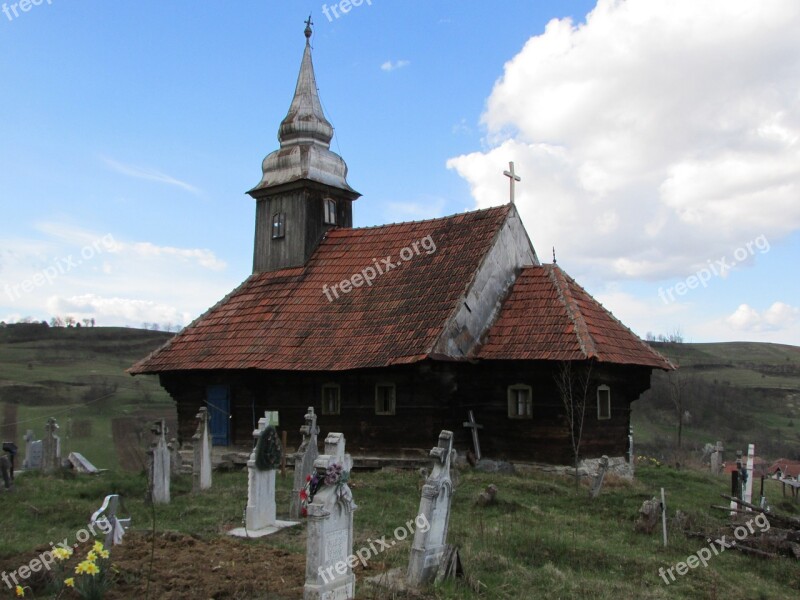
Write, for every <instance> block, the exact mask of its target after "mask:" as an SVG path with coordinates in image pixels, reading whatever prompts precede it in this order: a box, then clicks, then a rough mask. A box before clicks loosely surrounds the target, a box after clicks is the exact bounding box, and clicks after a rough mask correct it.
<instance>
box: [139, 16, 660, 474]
mask: <svg viewBox="0 0 800 600" xmlns="http://www.w3.org/2000/svg"><path fill="white" fill-rule="evenodd" d="M305 35H306V46H305V52H304V54H303V59H302V63H301V66H300V75H299V77H298V81H297V87H296V90H295V94H294V98H293V100H292V103H291V106H290V107H289V112H288V114H287V115H286V118H285V119H284V120H283V122H282V123H281V124H280V129H279V140H280V148H279V149H278V150H276V151H275V152H272V153H271V154H269V155H268V156H267V157H266V159H264V162H263V177H262V179H261V182H260V183H259V184H258V185H257V186H256V187H255V188H253V189H252V190H250V192H249V194H250V195H251V196H252V197H253V199H254V200H255V201H256V225H255V249H254V260H253V274H252V275H251V276H250V277H248V278H247V279H246V280H245V281H244V282H243V283H242V284H241V285H240V286H239V287H238V288H236V289H235V290H233V291H232V292H231V293H230V294H229V295H228V296H226V297H225V298H223V299H222V300H221V301H220V302H219V303H218V304H217V305H215V306H214V307H212V308H211V309H210V310H208V311H207V312H206V313H205V314H204V315H202V316H201V317H199V318H198V319H197V320H196V321H194V322H193V323H192V324H191V325H189V326H188V327H186V329H184V330H183V331H182V332H181V333H180V334H178V335H176V336H175V337H174V338H173V339H172V340H170V341H169V342H168V343H167V344H165V345H164V346H163V347H162V348H160V349H159V350H157V351H155V352H154V353H152V354H151V355H150V356H148V357H147V358H145V359H143V360H142V361H140V362H138V363H137V364H135V365H134V366H133V367H132V368H131V369H130V372H131V373H132V374H134V375H137V374H158V375H159V377H160V381H161V384H162V385H163V386H164V388H166V390H167V391H168V392H169V393H170V395H171V396H172V398H173V399H174V400H175V402H176V403H177V411H178V419H179V432H178V435H179V439H181V440H189V439H191V436H192V434H193V433H194V429H195V415H196V414H197V412H198V409H199V408H200V407H201V406H207V407H208V408H209V411H210V414H211V424H212V432H213V436H214V443H215V444H217V445H247V446H248V447H249V446H250V445H251V444H252V435H251V433H252V431H253V429H254V427H255V425H256V422H257V420H258V418H259V417H260V416H263V414H264V411H265V410H273V411H279V415H280V427H281V429H285V430H287V431H288V433H289V436H290V438H289V440H290V445H295V444H296V443H298V442H299V434H298V431H299V428H300V426H301V425H302V424H303V416H304V414H305V412H306V409H307V407H309V406H313V407H314V408H315V410H316V412H317V414H318V415H319V424H320V426H321V428H322V430H323V431H340V432H343V433H344V434H345V437H346V439H347V447H348V450H349V451H350V452H352V453H353V454H354V455H359V454H362V455H367V454H369V455H391V456H398V455H404V454H414V453H417V452H419V451H423V452H427V451H428V450H429V449H430V447H431V444H432V441H434V440H436V438H437V436H438V434H439V432H440V431H441V430H442V429H449V430H452V431H453V432H454V433H455V436H456V447H457V448H458V450H459V451H460V452H464V451H467V450H469V449H471V448H472V438H471V434H470V431H469V429H468V428H465V427H464V426H463V424H464V422H465V421H467V420H468V414H469V411H472V413H473V414H474V418H475V421H477V422H478V423H479V424H480V425H482V429H481V430H480V445H481V449H482V451H483V455H484V456H488V457H491V458H504V459H512V460H517V461H530V462H548V463H554V464H572V461H573V458H572V446H571V444H570V426H569V419H568V418H567V416H568V412H567V410H566V409H565V405H564V402H563V401H562V400H563V398H564V394H563V386H559V383H558V382H559V380H561V381H563V374H564V373H584V374H587V378H586V379H584V380H582V381H583V387H582V390H583V391H582V396H581V397H582V398H585V399H586V400H587V402H586V406H587V409H586V412H585V423H584V428H583V443H582V446H581V456H582V457H583V458H593V457H599V456H601V455H603V454H606V455H609V456H616V457H620V456H624V455H625V454H626V452H627V450H628V439H629V438H628V430H629V425H630V407H631V402H633V401H634V400H636V399H637V398H639V396H640V395H641V394H642V393H643V392H644V391H645V390H647V389H648V387H649V385H650V373H651V371H652V370H653V369H671V368H672V365H671V364H670V363H669V362H668V361H667V360H666V359H665V358H664V357H662V356H661V355H660V354H658V353H657V352H655V351H654V350H653V349H651V348H650V347H649V346H648V345H647V344H646V343H644V342H643V341H642V340H640V339H639V338H638V337H637V336H636V335H635V334H634V333H633V332H631V331H630V330H629V329H628V328H626V327H625V326H624V325H623V324H622V323H620V322H619V321H618V320H617V319H616V318H614V317H613V316H612V315H611V313H609V312H608V311H607V310H605V309H604V308H603V307H602V306H601V305H600V304H599V303H598V302H597V301H595V300H594V299H593V298H592V297H591V296H590V295H589V294H588V293H587V292H586V291H585V290H584V289H583V288H581V287H580V286H579V285H578V284H577V283H576V282H575V281H574V280H573V279H572V278H571V277H569V275H567V274H566V273H565V272H564V271H563V270H562V269H561V268H560V267H558V266H557V265H556V264H542V263H541V262H540V261H539V258H538V256H537V254H536V251H535V250H534V247H533V245H532V243H531V240H530V239H529V237H528V234H527V232H526V231H525V228H524V226H523V224H522V221H521V220H520V217H519V214H518V212H517V210H516V208H515V206H514V205H513V203H512V204H508V205H505V206H499V207H496V208H489V209H486V210H478V211H474V212H467V213H463V214H457V215H453V216H450V217H444V218H438V219H431V220H427V221H419V222H411V223H400V224H392V225H384V226H378V227H364V228H353V227H352V223H353V218H352V214H353V203H354V202H355V201H356V200H357V199H358V198H359V196H360V194H359V193H358V192H356V191H355V190H354V189H353V188H351V187H350V185H349V184H348V183H347V166H346V164H345V162H344V160H343V159H342V158H341V157H340V156H338V155H337V154H335V153H333V152H331V150H330V147H329V146H330V141H331V138H332V136H333V128H332V127H331V124H330V123H329V122H328V120H327V119H326V118H325V115H324V114H323V111H322V106H321V104H320V100H319V96H318V91H317V85H316V81H315V76H314V68H313V65H312V60H311V46H310V36H311V29H310V27H307V28H306V31H305Z"/></svg>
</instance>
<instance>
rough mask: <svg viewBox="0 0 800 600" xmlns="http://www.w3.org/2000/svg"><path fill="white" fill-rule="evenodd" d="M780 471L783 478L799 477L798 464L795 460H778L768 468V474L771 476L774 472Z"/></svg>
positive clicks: (799, 469) (799, 464)
mask: <svg viewBox="0 0 800 600" xmlns="http://www.w3.org/2000/svg"><path fill="white" fill-rule="evenodd" d="M778 470H780V472H781V473H782V474H783V476H784V477H794V478H797V477H798V476H800V462H798V461H796V460H789V459H787V458H779V459H778V460H776V461H775V462H774V463H772V464H771V465H770V467H769V474H770V475H773V474H774V473H775V471H778Z"/></svg>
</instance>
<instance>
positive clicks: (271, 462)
mask: <svg viewBox="0 0 800 600" xmlns="http://www.w3.org/2000/svg"><path fill="white" fill-rule="evenodd" d="M269 422H270V416H269V413H266V415H265V416H264V417H262V418H261V419H259V420H258V427H257V428H256V429H254V430H253V437H254V438H255V439H256V444H255V447H254V448H253V452H252V453H251V454H250V459H249V460H248V461H247V508H246V509H245V517H244V523H245V526H244V527H237V528H236V529H232V530H231V531H229V532H228V534H229V535H233V536H236V537H251V538H252V537H263V536H265V535H270V534H272V533H275V532H276V531H280V530H281V529H283V528H285V527H291V526H293V525H297V523H296V522H294V521H279V520H278V519H277V516H276V507H275V472H276V470H277V469H278V468H279V467H280V464H281V454H282V452H283V451H282V448H281V443H280V441H279V440H278V432H277V431H275V427H273V426H272V425H270V424H269Z"/></svg>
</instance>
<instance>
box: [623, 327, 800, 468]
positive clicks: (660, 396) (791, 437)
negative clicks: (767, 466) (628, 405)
mask: <svg viewBox="0 0 800 600" xmlns="http://www.w3.org/2000/svg"><path fill="white" fill-rule="evenodd" d="M651 345H652V346H653V347H654V348H656V349H657V350H658V351H659V352H661V353H662V354H664V355H666V356H667V357H669V359H670V360H672V361H673V363H675V364H676V365H678V367H679V369H678V371H676V372H675V373H673V374H664V373H656V374H654V376H653V380H652V388H651V390H650V391H648V392H647V393H646V394H644V396H643V397H642V398H641V399H640V400H638V401H636V402H634V404H633V413H632V419H631V420H632V425H633V428H634V439H635V440H636V442H635V445H636V446H638V447H639V448H640V449H642V450H645V451H647V452H650V453H653V454H659V455H660V457H663V458H668V455H669V452H668V449H669V448H671V447H674V444H675V440H676V431H677V426H676V425H677V413H676V410H675V403H674V401H673V400H674V398H675V395H676V394H678V393H681V394H682V396H683V398H682V401H683V408H684V414H685V415H686V419H685V422H684V430H683V444H682V447H683V448H684V449H685V450H688V451H695V452H698V453H699V454H696V456H697V457H698V458H699V457H700V456H701V455H702V449H703V447H704V446H705V444H706V443H714V442H715V441H717V440H719V441H722V442H723V444H724V445H725V447H726V449H728V450H729V451H730V452H726V454H725V457H726V458H727V459H732V458H734V457H735V454H734V452H735V451H736V450H743V451H745V452H746V451H747V444H748V443H754V444H756V453H757V454H759V455H761V456H763V457H764V458H767V459H776V458H784V457H785V458H792V459H800V347H797V346H787V345H782V344H765V343H756V342H730V343H713V344H684V343H651ZM637 452H638V450H637Z"/></svg>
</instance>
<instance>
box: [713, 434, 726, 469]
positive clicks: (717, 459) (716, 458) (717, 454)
mask: <svg viewBox="0 0 800 600" xmlns="http://www.w3.org/2000/svg"><path fill="white" fill-rule="evenodd" d="M723 450H725V448H723V446H722V442H717V444H716V446H714V448H713V451H712V452H711V473H713V474H714V475H719V474H720V473H722V452H723Z"/></svg>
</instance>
